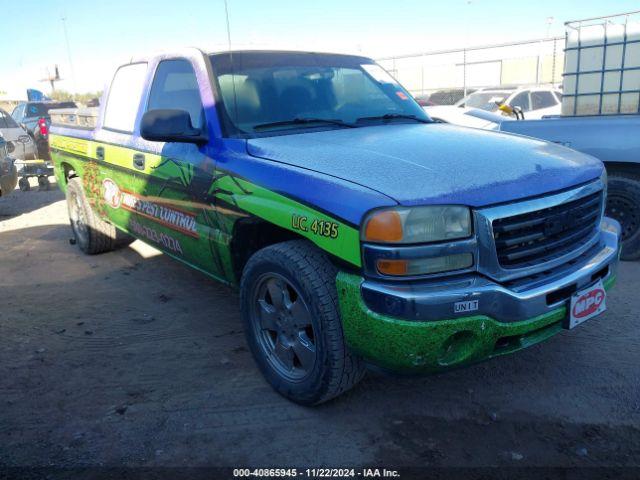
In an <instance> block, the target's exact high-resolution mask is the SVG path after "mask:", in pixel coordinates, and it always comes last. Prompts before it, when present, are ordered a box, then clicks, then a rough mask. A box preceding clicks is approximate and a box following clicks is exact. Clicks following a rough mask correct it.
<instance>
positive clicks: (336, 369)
mask: <svg viewBox="0 0 640 480" xmlns="http://www.w3.org/2000/svg"><path fill="white" fill-rule="evenodd" d="M336 274H337V270H336V268H335V267H334V266H333V264H332V263H331V262H330V261H329V259H328V258H327V257H326V255H325V254H323V253H322V252H321V251H320V250H318V249H317V248H315V247H314V246H312V245H311V244H309V243H308V242H306V241H303V240H294V241H289V242H283V243H279V244H276V245H272V246H269V247H266V248H264V249H262V250H260V251H259V252H257V253H256V254H254V255H253V256H252V257H251V259H249V262H248V263H247V265H246V267H245V269H244V272H243V275H242V281H241V286H240V301H241V307H242V317H243V320H244V323H245V333H246V337H247V342H248V344H249V347H250V349H251V352H252V354H253V356H254V358H255V360H256V362H257V364H258V366H259V367H260V370H261V371H262V373H263V375H264V376H265V378H266V379H267V381H268V382H269V383H270V384H271V386H272V387H273V388H274V389H275V390H276V391H277V392H278V393H280V394H282V395H284V396H285V397H287V398H289V399H290V400H293V401H294V402H297V403H300V404H304V405H316V404H319V403H322V402H325V401H327V400H330V399H331V398H334V397H336V396H337V395H340V394H341V393H342V392H345V391H346V390H348V389H350V388H351V387H353V386H354V385H355V384H356V383H358V382H359V381H360V380H361V379H362V377H363V376H364V367H363V365H362V363H361V361H360V359H359V358H358V357H356V356H355V355H354V354H352V353H351V352H350V351H349V350H348V349H347V346H346V345H345V343H344V337H343V333H342V323H341V320H340V315H339V312H338V299H337V292H336V287H335V277H336Z"/></svg>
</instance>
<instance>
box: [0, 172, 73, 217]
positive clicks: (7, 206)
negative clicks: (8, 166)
mask: <svg viewBox="0 0 640 480" xmlns="http://www.w3.org/2000/svg"><path fill="white" fill-rule="evenodd" d="M49 178H50V181H51V183H50V186H49V190H42V191H41V190H39V188H38V184H37V182H36V181H35V179H30V184H31V190H29V191H27V192H23V191H21V190H20V189H19V188H17V187H16V189H15V190H14V191H13V192H11V193H10V194H9V195H3V196H2V197H0V222H2V221H3V220H7V219H9V218H13V217H17V216H18V215H23V214H25V213H29V212H32V211H34V210H38V209H40V208H42V207H46V206H47V205H50V204H52V203H54V202H57V201H60V200H64V194H63V193H62V192H61V191H60V189H59V188H58V185H57V183H56V181H55V178H54V177H49Z"/></svg>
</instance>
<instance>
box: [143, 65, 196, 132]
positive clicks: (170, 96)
mask: <svg viewBox="0 0 640 480" xmlns="http://www.w3.org/2000/svg"><path fill="white" fill-rule="evenodd" d="M161 108H168V109H175V110H184V111H186V112H189V116H190V117H191V124H192V125H193V126H194V127H195V128H202V127H203V125H204V109H203V107H202V99H201V98H200V89H199V88H198V80H197V78H196V74H195V72H194V70H193V67H192V66H191V63H189V62H188V61H187V60H183V59H179V60H164V61H162V62H160V64H159V65H158V69H157V70H156V74H155V77H154V79H153V83H152V85H151V91H150V92H149V103H148V104H147V110H155V109H161Z"/></svg>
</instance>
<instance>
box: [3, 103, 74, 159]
mask: <svg viewBox="0 0 640 480" xmlns="http://www.w3.org/2000/svg"><path fill="white" fill-rule="evenodd" d="M76 106H77V105H76V104H75V103H74V102H22V103H19V104H18V105H17V106H16V107H15V108H14V109H13V112H12V113H11V117H12V118H13V119H14V120H15V121H16V123H18V124H19V125H20V126H22V127H23V128H24V129H25V130H26V131H27V132H28V133H29V135H31V137H32V138H33V140H34V141H35V143H36V150H37V152H38V158H39V159H41V160H46V161H48V160H50V159H51V158H50V156H49V126H50V125H51V118H50V116H49V110H52V109H55V108H75V107H76Z"/></svg>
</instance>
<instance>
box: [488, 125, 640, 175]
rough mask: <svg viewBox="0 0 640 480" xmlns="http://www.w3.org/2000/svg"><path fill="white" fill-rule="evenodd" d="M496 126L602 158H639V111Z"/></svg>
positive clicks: (636, 160)
mask: <svg viewBox="0 0 640 480" xmlns="http://www.w3.org/2000/svg"><path fill="white" fill-rule="evenodd" d="M499 129H500V130H501V131H503V132H507V133H517V134H519V135H526V136H529V137H534V138H541V139H543V140H548V141H550V142H554V143H559V144H561V145H564V146H566V147H570V148H573V149H575V150H579V151H581V152H584V153H588V154H589V155H593V156H594V157H597V158H599V159H600V160H602V161H603V162H628V163H638V162H640V135H639V134H638V132H640V115H615V116H582V117H547V118H544V119H542V120H523V121H518V122H502V124H501V125H500V127H499Z"/></svg>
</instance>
